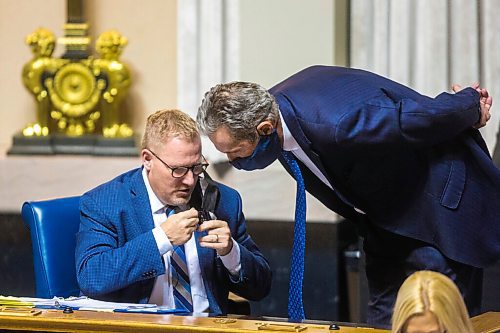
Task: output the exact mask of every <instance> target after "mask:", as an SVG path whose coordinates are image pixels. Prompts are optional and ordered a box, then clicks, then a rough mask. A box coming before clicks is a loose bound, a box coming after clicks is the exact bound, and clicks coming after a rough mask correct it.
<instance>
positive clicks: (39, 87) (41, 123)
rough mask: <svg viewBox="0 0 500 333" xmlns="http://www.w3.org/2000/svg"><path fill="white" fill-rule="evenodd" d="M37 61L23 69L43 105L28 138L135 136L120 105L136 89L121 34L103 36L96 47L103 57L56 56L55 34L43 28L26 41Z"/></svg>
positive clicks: (107, 33) (27, 131)
mask: <svg viewBox="0 0 500 333" xmlns="http://www.w3.org/2000/svg"><path fill="white" fill-rule="evenodd" d="M26 42H27V44H28V45H30V46H31V49H32V52H33V55H34V58H33V59H32V60H31V61H30V62H28V63H27V64H26V65H25V66H24V68H23V82H24V84H25V86H26V88H27V89H28V90H29V91H30V92H31V93H32V94H33V95H34V97H35V100H36V103H37V108H38V111H37V122H36V123H34V124H29V125H28V126H27V127H26V128H25V129H24V130H23V135H25V136H44V135H48V134H49V133H54V132H56V133H57V132H59V133H64V134H66V135H70V136H80V135H84V134H92V133H96V132H97V131H100V132H101V134H102V135H103V136H105V137H110V138H115V137H130V136H132V135H133V131H132V129H131V128H130V127H129V126H128V125H127V124H126V123H124V122H123V121H122V120H121V119H120V118H121V116H122V114H121V113H120V109H119V104H120V102H121V101H122V100H123V97H124V96H125V95H126V93H127V90H128V87H129V86H130V81H131V80H130V72H129V71H128V69H127V67H126V66H125V65H124V64H123V63H121V62H120V61H119V59H118V58H119V56H120V54H121V52H122V51H123V48H124V47H125V45H126V44H127V39H126V38H125V37H123V36H122V35H121V34H120V33H118V32H117V31H108V32H105V33H103V34H102V35H101V36H100V37H99V38H98V40H97V43H96V49H97V52H98V53H99V55H100V56H101V58H97V59H94V58H92V57H89V58H87V59H58V58H52V53H53V51H54V46H55V37H54V35H53V34H52V33H51V32H50V31H48V30H46V29H43V28H39V29H37V30H36V31H35V32H33V33H32V34H31V35H29V36H28V37H27V39H26Z"/></svg>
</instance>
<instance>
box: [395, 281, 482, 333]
mask: <svg viewBox="0 0 500 333" xmlns="http://www.w3.org/2000/svg"><path fill="white" fill-rule="evenodd" d="M427 311H430V312H432V313H433V314H434V315H435V316H436V319H437V320H438V323H439V325H440V327H441V328H443V329H444V330H446V331H447V332H449V333H455V332H461V333H473V332H474V331H473V330H472V325H471V322H470V319H469V314H468V312H467V308H466V307H465V304H464V301H463V299H462V295H461V294H460V291H459V290H458V288H457V286H456V285H455V283H454V282H453V281H452V280H451V279H450V278H448V277H447V276H446V275H443V274H441V273H437V272H432V271H418V272H415V273H413V274H412V275H410V276H409V277H408V278H407V279H406V280H405V282H404V283H403V284H402V285H401V288H400V289H399V292H398V296H397V298H396V304H395V306H394V313H393V315H392V332H394V333H405V330H406V325H407V323H408V320H409V319H410V318H411V317H413V316H415V315H423V314H424V313H425V312H427Z"/></svg>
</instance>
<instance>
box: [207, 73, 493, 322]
mask: <svg viewBox="0 0 500 333" xmlns="http://www.w3.org/2000/svg"><path fill="white" fill-rule="evenodd" d="M453 90H454V92H455V93H454V94H450V93H442V94H440V95H438V96H437V97H435V98H430V97H427V96H423V95H421V94H419V93H417V92H415V91H414V90H412V89H410V88H408V87H405V86H403V85H401V84H398V83H396V82H394V81H391V80H389V79H387V78H384V77H381V76H378V75H376V74H374V73H370V72H366V71H363V70H357V69H349V68H341V67H329V66H313V67H310V68H306V69H304V70H302V71H300V72H299V73H297V74H295V75H293V76H291V77H290V78H288V79H286V80H284V81H283V82H281V83H279V84H278V85H276V86H274V87H273V88H271V89H270V90H269V91H268V90H266V89H265V88H263V87H262V86H260V85H257V84H255V83H248V82H232V83H227V84H220V85H217V86H215V87H213V88H212V89H211V90H210V91H209V92H207V93H206V94H205V98H204V100H203V102H202V104H201V106H200V108H199V110H198V116H197V121H198V127H199V128H200V129H201V131H202V132H203V133H204V134H207V135H208V137H209V138H210V139H211V141H212V142H213V143H214V145H215V147H216V148H217V149H218V150H219V151H221V152H223V153H226V154H227V156H228V159H229V160H230V162H231V163H232V164H233V166H235V167H237V168H240V169H245V170H254V169H261V168H265V167H267V166H268V165H269V164H271V163H272V162H273V161H275V160H276V159H279V160H280V162H281V163H282V164H283V165H284V166H285V168H287V170H288V172H289V173H290V174H292V175H293V176H294V177H295V178H296V179H298V180H300V179H303V180H304V183H305V188H306V189H307V191H308V192H310V193H311V194H312V195H314V196H315V197H316V198H317V199H318V200H320V201H321V202H322V203H323V204H324V205H325V206H326V207H328V208H330V209H331V210H333V211H335V212H337V213H339V214H340V215H342V216H344V217H345V218H348V219H349V220H351V221H353V222H355V223H357V225H358V226H359V227H358V229H359V230H360V232H361V233H362V235H363V236H364V250H365V253H366V273H367V277H368V287H369V294H370V299H369V311H368V321H369V323H371V324H385V325H388V324H389V323H390V318H391V312H392V308H393V305H394V301H395V298H396V293H397V291H398V289H399V287H400V285H401V284H402V283H403V281H404V280H405V278H406V277H407V276H409V275H410V274H411V273H412V272H415V271H418V270H425V269H427V270H434V271H438V272H441V273H443V274H445V275H447V276H449V277H450V278H451V279H452V280H453V281H454V282H455V283H456V284H457V285H458V287H459V288H460V290H461V292H462V294H463V296H464V298H465V301H466V304H467V306H468V308H469V312H470V314H471V315H476V314H478V313H479V311H480V307H481V295H482V273H483V271H482V268H484V267H485V266H487V265H490V264H493V263H494V262H495V261H497V260H498V259H500V213H499V207H498V203H500V171H499V170H498V168H496V167H495V166H494V165H493V163H492V161H491V157H490V155H489V153H488V150H487V148H486V145H485V142H484V141H483V139H482V137H481V135H480V133H479V131H478V130H477V129H478V128H480V127H482V126H484V125H485V124H486V122H487V121H488V120H489V119H490V116H491V115H490V107H491V103H492V99H491V97H490V96H489V94H488V91H487V90H486V89H482V88H480V87H479V86H478V85H475V86H473V87H469V88H466V89H463V90H461V88H460V87H458V86H455V87H454V89H453ZM297 164H298V166H297ZM298 183H299V181H298ZM298 206H299V205H298ZM296 223H297V222H296ZM296 228H297V226H296ZM306 310H307V309H306Z"/></svg>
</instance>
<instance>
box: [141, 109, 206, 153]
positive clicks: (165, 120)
mask: <svg viewBox="0 0 500 333" xmlns="http://www.w3.org/2000/svg"><path fill="white" fill-rule="evenodd" d="M199 136H200V134H199V133H198V129H197V128H196V123H195V121H194V120H193V119H192V118H191V117H189V116H188V115H187V114H185V113H184V112H182V111H180V110H175V109H173V110H159V111H156V112H155V113H153V114H151V115H150V116H149V117H148V119H147V121H146V129H145V130H144V135H143V137H142V143H141V148H142V149H146V148H148V149H151V148H157V147H158V145H161V144H163V143H164V142H166V141H167V140H168V139H169V138H174V137H181V138H184V139H188V140H194V139H195V138H197V137H199Z"/></svg>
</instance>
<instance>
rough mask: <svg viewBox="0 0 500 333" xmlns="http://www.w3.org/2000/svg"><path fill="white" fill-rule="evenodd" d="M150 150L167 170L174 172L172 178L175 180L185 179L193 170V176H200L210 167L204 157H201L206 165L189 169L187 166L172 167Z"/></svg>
mask: <svg viewBox="0 0 500 333" xmlns="http://www.w3.org/2000/svg"><path fill="white" fill-rule="evenodd" d="M148 150H149V151H150V153H151V154H153V155H154V157H156V158H157V159H159V160H160V162H161V163H163V164H164V165H165V166H166V167H167V168H169V169H170V170H172V177H174V178H182V177H184V176H185V175H186V174H187V173H188V171H189V170H191V171H192V172H193V175H195V176H199V175H200V174H201V173H202V172H203V171H205V170H206V169H207V167H208V163H206V160H205V157H203V155H202V156H201V157H202V158H203V160H204V161H205V163H200V164H195V165H192V166H190V167H187V166H180V167H171V166H170V165H168V164H167V163H165V161H163V160H162V159H161V158H159V157H158V155H156V154H155V153H154V152H153V151H152V150H151V149H148Z"/></svg>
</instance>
